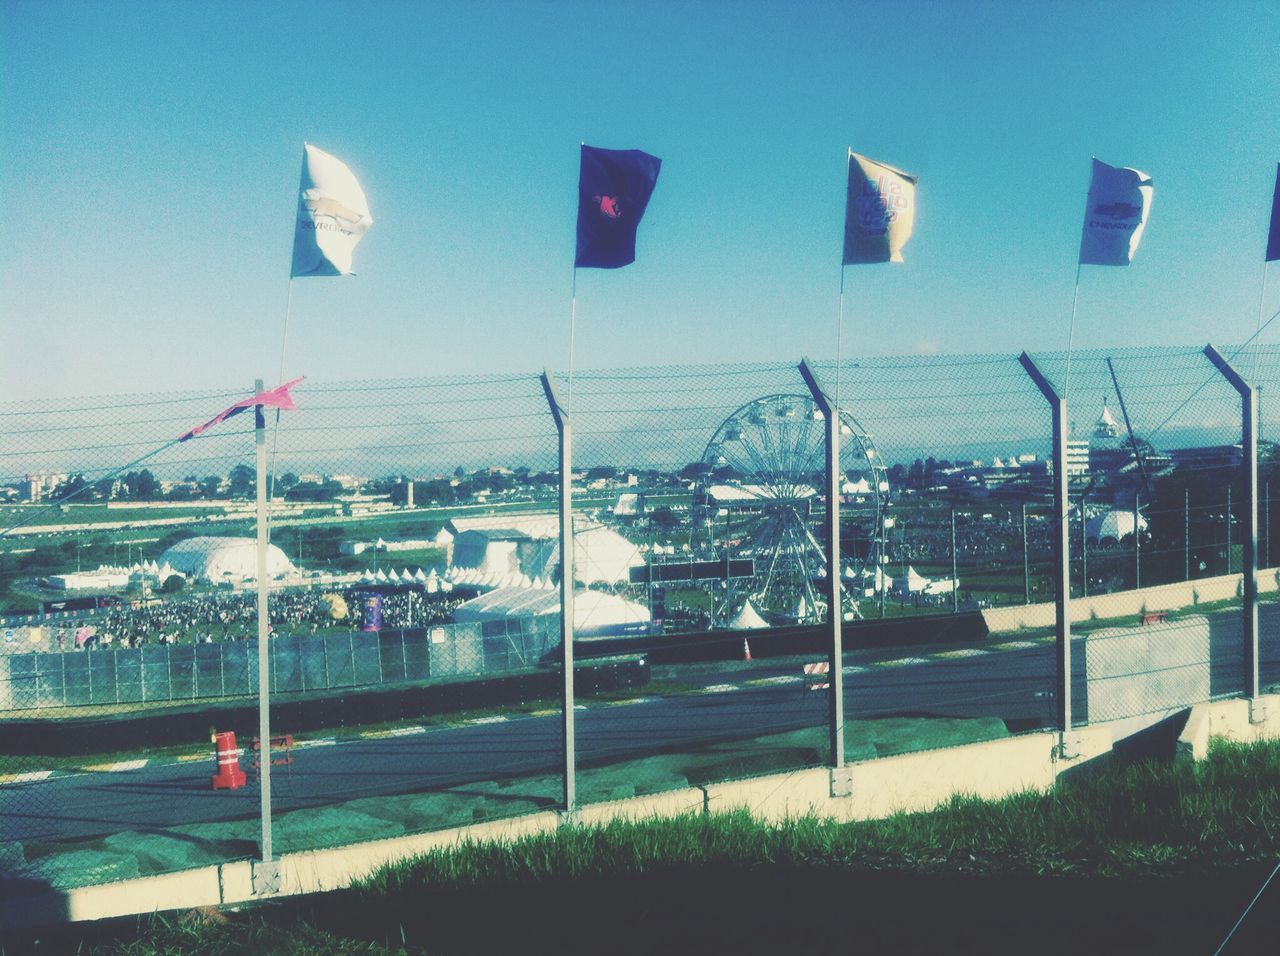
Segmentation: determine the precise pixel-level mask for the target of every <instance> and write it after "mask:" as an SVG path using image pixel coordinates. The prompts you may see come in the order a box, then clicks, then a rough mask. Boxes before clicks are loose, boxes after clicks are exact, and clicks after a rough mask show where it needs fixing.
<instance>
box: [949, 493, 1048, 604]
mask: <svg viewBox="0 0 1280 956" xmlns="http://www.w3.org/2000/svg"><path fill="white" fill-rule="evenodd" d="M954 511H955V509H954V508H953V509H952V513H954ZM1022 599H1023V603H1024V604H1030V603H1031V556H1030V555H1029V554H1028V553H1027V503H1026V502H1025V501H1024V502H1023V503H1022Z"/></svg>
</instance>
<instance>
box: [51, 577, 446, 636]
mask: <svg viewBox="0 0 1280 956" xmlns="http://www.w3.org/2000/svg"><path fill="white" fill-rule="evenodd" d="M369 593H370V592H369V591H368V590H367V589H365V590H362V589H360V588H341V589H332V588H329V589H323V590H322V589H304V588H298V589H289V590H281V591H276V592H273V593H272V595H271V600H270V603H269V610H270V625H271V630H272V633H273V634H315V633H317V632H318V631H319V630H320V629H321V628H334V627H346V628H351V629H352V630H355V629H358V628H359V627H360V626H361V625H362V623H363V620H362V611H363V599H364V597H365V596H366V595H367V594H369ZM379 596H380V599H381V626H382V627H383V628H390V629H401V628H413V627H426V626H429V625H435V624H443V623H446V622H448V621H449V620H450V617H451V615H452V613H453V610H454V609H455V608H456V607H457V606H458V605H459V604H461V603H462V599H461V598H459V597H454V596H453V595H452V594H440V593H437V594H427V593H425V592H423V591H421V590H418V589H412V588H410V589H403V590H395V591H385V592H380V595H379ZM335 598H336V599H337V600H335ZM257 621H258V603H257V596H256V595H255V594H253V593H250V592H241V593H233V594H206V595H200V596H192V597H179V598H170V599H167V600H154V601H151V602H149V603H147V604H139V605H137V606H130V605H121V606H119V607H112V608H104V609H101V610H98V611H96V612H94V613H93V614H92V615H91V616H86V617H85V618H83V619H80V620H69V621H63V622H60V623H59V624H58V625H57V626H55V627H54V633H53V635H52V638H53V643H54V644H55V645H56V647H57V648H58V649H59V650H84V649H90V648H94V647H140V646H142V645H143V644H177V643H213V642H214V641H235V640H248V639H251V638H256V637H257V633H258V631H257Z"/></svg>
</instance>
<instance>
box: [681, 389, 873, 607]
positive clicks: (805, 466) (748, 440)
mask: <svg viewBox="0 0 1280 956" xmlns="http://www.w3.org/2000/svg"><path fill="white" fill-rule="evenodd" d="M840 419H841V421H840V475H841V479H840V484H841V505H840V519H841V520H840V526H841V528H840V537H841V555H840V565H841V566H840V567H839V568H838V569H837V572H836V573H837V574H839V575H840V576H841V582H842V585H843V587H842V593H843V594H844V598H843V600H842V602H841V603H842V605H843V606H842V609H841V611H842V617H845V618H847V617H848V616H849V615H850V614H852V615H855V616H856V615H857V614H858V611H857V600H856V598H857V596H858V595H860V594H861V593H862V592H863V590H864V588H865V586H866V580H867V579H868V578H870V577H872V576H873V574H874V571H873V570H872V569H874V568H875V567H876V566H877V563H878V560H879V557H878V556H879V552H880V539H881V529H882V527H883V521H884V510H885V505H886V503H887V498H888V490H889V485H888V481H887V476H886V473H885V468H884V465H883V464H882V463H881V460H880V456H879V454H877V452H876V449H875V446H874V444H873V443H872V440H871V436H870V435H868V434H867V432H866V430H865V429H863V428H862V426H861V425H860V424H859V423H858V422H857V420H856V419H854V418H853V416H851V415H849V414H848V413H845V412H843V411H842V412H841V415H840ZM824 433H825V423H824V421H823V415H822V412H821V410H820V409H819V408H818V407H817V405H816V404H815V403H814V401H813V399H812V398H811V397H809V396H806V395H768V396H765V397H763V398H758V399H755V400H754V401H751V402H748V403H747V404H745V405H743V406H742V407H741V408H739V409H737V410H736V411H734V412H733V413H732V414H731V415H729V417H728V418H726V419H725V420H724V421H723V422H721V424H720V427H719V428H717V429H716V431H715V434H714V435H713V436H712V438H711V440H710V441H709V442H708V443H707V448H706V451H705V452H704V454H703V458H702V464H703V469H702V477H701V479H700V482H699V485H698V488H697V490H696V492H695V495H694V503H693V509H692V512H691V518H692V519H693V522H694V525H695V530H696V529H697V527H698V526H699V525H700V526H702V528H704V529H705V534H706V538H705V547H706V548H708V549H709V550H710V551H712V552H713V553H717V554H724V555H725V556H726V557H727V558H735V559H736V558H750V559H752V567H753V568H754V571H753V573H752V574H751V576H750V577H749V578H742V579H735V580H733V581H732V582H730V583H729V584H728V585H727V587H729V588H731V589H732V592H733V593H732V594H731V595H730V597H731V600H726V601H724V602H722V608H723V610H722V613H721V614H719V615H718V618H719V619H720V623H725V622H727V621H728V620H729V618H730V617H731V616H732V615H733V614H735V613H737V612H738V611H740V610H742V608H743V606H744V604H745V603H746V602H748V601H749V602H750V603H751V605H752V607H753V608H754V609H755V610H756V611H757V612H759V613H760V614H762V615H764V616H765V617H766V618H772V619H773V620H780V621H789V622H796V623H802V622H805V621H811V620H817V619H820V618H822V617H825V615H826V601H825V597H824V591H825V588H824V586H823V579H824V578H825V577H826V575H827V571H828V569H827V559H826V549H825V547H824V546H823V543H822V542H823V538H824V531H823V528H824V526H825V524H826V520H827V508H826V495H825V493H824V489H825V487H826V479H825V471H826V443H825V439H824Z"/></svg>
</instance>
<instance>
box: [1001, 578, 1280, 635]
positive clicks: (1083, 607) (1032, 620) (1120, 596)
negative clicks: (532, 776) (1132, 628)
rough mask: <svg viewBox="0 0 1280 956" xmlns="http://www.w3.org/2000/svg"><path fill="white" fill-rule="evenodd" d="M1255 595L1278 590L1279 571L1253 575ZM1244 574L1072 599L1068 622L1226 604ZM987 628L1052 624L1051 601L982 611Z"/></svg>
mask: <svg viewBox="0 0 1280 956" xmlns="http://www.w3.org/2000/svg"><path fill="white" fill-rule="evenodd" d="M1255 577H1256V580H1257V582H1258V593H1259V594H1265V593H1267V592H1270V591H1276V590H1280V570H1277V569H1276V568H1268V569H1267V570H1265V571H1259V572H1257V574H1256V576H1255ZM1242 580H1243V575H1239V574H1224V575H1221V576H1219V577H1214V578H1199V579H1197V580H1194V581H1180V582H1178V583H1176V584H1161V585H1157V586H1156V587H1150V588H1139V589H1138V590H1136V591H1116V592H1113V593H1111V594H1097V595H1093V596H1091V597H1087V598H1072V599H1071V620H1072V622H1073V623H1074V622H1076V621H1091V620H1095V619H1098V618H1111V617H1126V616H1132V617H1137V616H1138V615H1140V614H1144V613H1153V612H1156V611H1175V610H1178V609H1180V608H1186V607H1194V606H1195V605H1197V604H1204V603H1207V602H1210V601H1229V600H1232V599H1234V598H1238V597H1239V596H1240V593H1241V582H1242ZM982 617H983V619H984V620H985V621H986V622H987V629H988V630H989V631H990V632H991V633H993V634H997V633H1004V632H1007V631H1017V630H1020V629H1023V628H1043V627H1053V625H1054V620H1055V617H1054V605H1053V602H1052V601H1050V602H1047V603H1043V604H1015V605H1013V606H1011V607H998V608H986V609H984V610H983V612H982Z"/></svg>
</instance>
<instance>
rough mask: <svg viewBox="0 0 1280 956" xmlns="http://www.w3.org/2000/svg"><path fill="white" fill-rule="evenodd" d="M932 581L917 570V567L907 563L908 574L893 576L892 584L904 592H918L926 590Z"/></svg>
mask: <svg viewBox="0 0 1280 956" xmlns="http://www.w3.org/2000/svg"><path fill="white" fill-rule="evenodd" d="M931 583H932V582H931V581H930V580H929V579H928V578H926V577H925V576H924V575H922V574H920V573H919V572H917V571H916V569H915V568H913V567H911V566H910V565H907V573H906V576H905V577H896V578H893V579H892V581H891V582H890V586H891V587H895V588H897V589H898V590H899V591H901V592H902V593H903V594H916V593H920V592H924V591H926V590H927V589H928V587H929V585H930V584H931Z"/></svg>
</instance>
